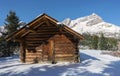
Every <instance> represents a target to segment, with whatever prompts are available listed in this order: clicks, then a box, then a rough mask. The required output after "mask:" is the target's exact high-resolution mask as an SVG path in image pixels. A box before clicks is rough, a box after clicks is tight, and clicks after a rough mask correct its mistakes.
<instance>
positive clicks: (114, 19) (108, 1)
mask: <svg viewBox="0 0 120 76" xmlns="http://www.w3.org/2000/svg"><path fill="white" fill-rule="evenodd" d="M10 10H13V11H15V12H16V14H17V16H18V17H19V18H20V20H22V21H24V22H26V23H28V22H30V21H31V20H33V19H34V18H35V17H36V16H38V15H39V14H41V13H47V14H48V15H50V16H52V17H53V18H55V19H57V20H58V21H62V20H64V19H65V18H71V19H76V18H78V17H83V16H87V15H90V14H92V13H96V14H98V15H99V16H101V17H102V18H103V19H104V20H105V21H106V22H110V23H113V24H116V25H120V0H0V25H4V22H5V18H6V15H7V14H8V13H9V11H10Z"/></svg>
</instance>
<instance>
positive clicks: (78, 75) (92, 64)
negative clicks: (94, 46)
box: [0, 50, 120, 76]
mask: <svg viewBox="0 0 120 76" xmlns="http://www.w3.org/2000/svg"><path fill="white" fill-rule="evenodd" d="M80 56H81V63H57V64H23V63H20V61H19V58H18V57H17V56H13V57H6V58H0V76H120V58H117V57H113V56H110V55H102V54H101V51H98V50H96V51H95V50H82V51H80Z"/></svg>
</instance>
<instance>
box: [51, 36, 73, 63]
mask: <svg viewBox="0 0 120 76" xmlns="http://www.w3.org/2000/svg"><path fill="white" fill-rule="evenodd" d="M51 39H53V40H54V45H55V47H54V50H55V61H56V62H59V61H72V62H74V52H75V45H74V44H73V42H72V41H70V40H69V39H68V38H67V37H66V36H65V35H63V34H62V35H55V36H54V37H53V38H51Z"/></svg>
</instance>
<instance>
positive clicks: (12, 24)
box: [2, 11, 20, 56]
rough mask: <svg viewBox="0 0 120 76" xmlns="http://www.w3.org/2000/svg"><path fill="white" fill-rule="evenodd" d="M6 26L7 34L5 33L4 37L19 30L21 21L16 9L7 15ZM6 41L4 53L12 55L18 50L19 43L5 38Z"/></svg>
mask: <svg viewBox="0 0 120 76" xmlns="http://www.w3.org/2000/svg"><path fill="white" fill-rule="evenodd" d="M5 21H6V22H5V26H4V29H5V30H6V32H5V34H4V36H3V37H4V38H5V36H7V35H10V34H12V33H13V32H15V31H16V30H17V28H18V27H19V26H20V24H19V22H20V20H19V18H18V17H17V16H16V13H15V12H14V11H10V12H9V14H8V15H7V18H6V19H5ZM2 42H4V44H3V45H4V49H3V50H4V55H5V56H10V55H12V54H13V53H14V51H15V50H16V47H18V45H19V44H18V43H16V42H12V41H8V42H7V41H5V39H3V41H2Z"/></svg>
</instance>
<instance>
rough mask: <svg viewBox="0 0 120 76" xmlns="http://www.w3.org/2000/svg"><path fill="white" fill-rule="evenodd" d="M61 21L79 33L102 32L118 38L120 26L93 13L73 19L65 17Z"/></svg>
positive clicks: (98, 33) (107, 35)
mask: <svg viewBox="0 0 120 76" xmlns="http://www.w3.org/2000/svg"><path fill="white" fill-rule="evenodd" d="M62 23H63V24H65V25H67V26H68V27H70V28H72V29H73V30H75V31H76V32H78V33H81V34H83V33H90V34H91V35H93V34H96V35H100V34H101V33H103V34H104V36H106V37H114V38H117V39H118V38H120V27H119V26H117V25H114V24H111V23H108V22H105V21H104V20H103V19H102V18H101V17H100V16H99V15H97V14H95V13H93V14H91V15H88V16H85V17H80V18H77V19H74V20H71V19H70V18H67V19H65V20H63V21H62Z"/></svg>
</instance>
